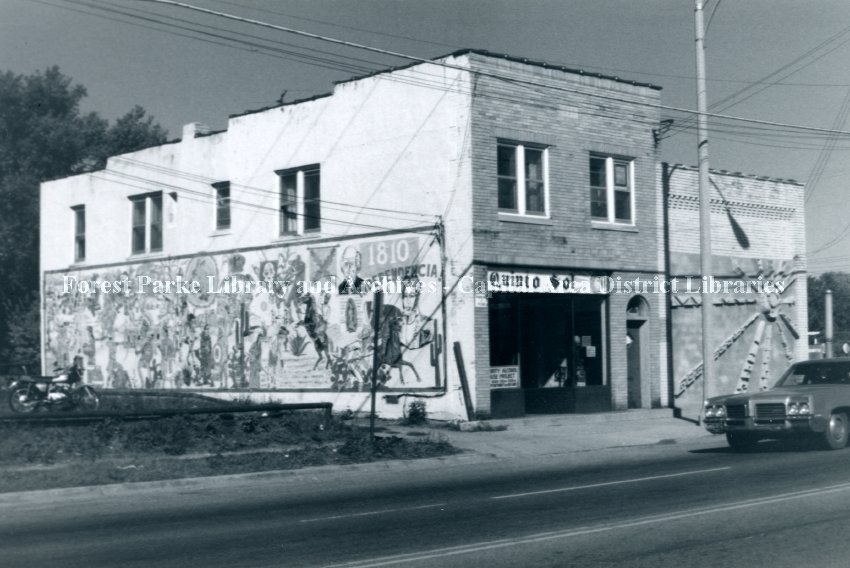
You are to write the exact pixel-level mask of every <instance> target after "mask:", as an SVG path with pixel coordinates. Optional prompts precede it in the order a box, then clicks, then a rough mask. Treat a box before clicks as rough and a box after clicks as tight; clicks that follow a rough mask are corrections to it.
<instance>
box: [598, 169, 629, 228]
mask: <svg viewBox="0 0 850 568" xmlns="http://www.w3.org/2000/svg"><path fill="white" fill-rule="evenodd" d="M590 216H591V217H592V218H593V219H594V220H596V221H606V222H609V223H628V224H631V223H634V160H629V159H624V158H615V157H613V156H601V155H592V156H590Z"/></svg>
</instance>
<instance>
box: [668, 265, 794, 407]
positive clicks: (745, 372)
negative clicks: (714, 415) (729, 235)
mask: <svg viewBox="0 0 850 568" xmlns="http://www.w3.org/2000/svg"><path fill="white" fill-rule="evenodd" d="M790 265H791V262H790V261H776V262H771V261H764V260H759V261H758V262H757V263H756V268H757V272H756V274H755V275H753V276H752V277H748V279H749V280H753V281H762V282H783V283H784V284H785V287H784V288H782V289H781V291H780V290H778V289H776V290H773V291H771V292H770V293H768V292H767V291H766V290H764V289H761V290H759V291H758V292H755V293H751V294H743V295H742V294H735V295H733V296H732V297H729V296H725V297H723V296H721V297H719V298H718V299H716V300H714V305H715V306H718V307H720V308H721V309H722V308H724V307H733V306H739V307H742V306H748V305H749V306H752V310H751V311H750V312H749V314H748V315H747V316H746V319H744V321H743V322H742V323H740V324H739V325H738V326H737V327H736V328H735V329H734V330H733V331H732V332H731V333H730V334H729V335H728V336H727V337H726V339H725V340H724V341H723V342H722V343H721V344H720V345H718V346H717V348H715V350H714V360H715V361H719V362H720V363H721V364H722V366H723V368H724V369H726V375H727V376H728V375H730V374H731V375H733V376H734V375H736V378H737V381H736V385H735V388H734V392H748V391H750V390H751V389H752V388H753V387H752V385H754V384H755V383H757V386H756V387H755V388H757V389H758V390H767V389H768V388H770V387H771V385H772V380H771V379H772V378H773V379H775V378H776V376H777V375H776V373H773V372H772V371H773V370H775V366H776V356H775V354H774V350H777V349H781V351H779V353H781V357H782V359H783V360H784V362H785V364H786V366H787V364H790V363H791V362H792V361H793V360H794V353H793V349H792V342H791V341H789V338H788V336H789V335H790V336H791V337H792V338H793V339H794V340H797V339H799V337H800V333H799V332H798V330H797V328H796V326H795V325H794V323H793V320H792V319H791V318H790V317H789V315H788V314H787V313H785V311H783V310H788V311H790V307H791V306H793V305H794V304H795V303H796V299H795V298H796V294H795V289H796V287H795V285H794V284H795V282H796V281H797V276H796V275H795V274H793V273H792V272H791V270H790V268H791V266H790ZM740 273H741V274H742V275H743V274H744V271H743V270H740ZM672 301H673V307H674V308H695V307H699V306H700V305H701V302H700V300H699V297H698V296H694V295H690V296H674V297H673V300H672ZM753 326H755V329H754V333H752V336H751V337H750V338H749V345H748V346H747V349H746V352H745V353H746V355H745V357H744V358H743V364H741V366H740V368H739V369H740V370H739V371H737V372H734V371H731V372H730V368H735V367H734V365H736V364H737V362H736V361H735V360H731V359H728V356H727V357H724V355H726V354H727V353H729V352H730V351H732V350H735V351H738V352H740V346H741V344H742V343H744V344H745V342H746V338H747V337H748V332H749V330H750V328H752V327H753ZM777 343H778V345H777ZM727 359H728V360H727ZM702 376H703V361H702V360H700V361H699V362H698V363H697V364H696V365H694V366H693V367H691V368H690V370H689V371H688V372H687V373H685V374H684V376H682V377H681V378H680V379H679V380H678V381H677V382H676V387H675V391H674V396H675V397H676V398H677V399H678V398H680V397H683V396H684V395H686V394H687V393H688V392H689V391H692V390H693V388H694V385H695V384H697V383H699V382H700V380H701V379H702ZM717 394H720V393H717Z"/></svg>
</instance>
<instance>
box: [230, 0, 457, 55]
mask: <svg viewBox="0 0 850 568" xmlns="http://www.w3.org/2000/svg"><path fill="white" fill-rule="evenodd" d="M213 1H214V2H217V3H219V4H229V5H230V6H238V7H240V8H248V9H249V10H252V11H255V12H265V13H267V14H274V15H277V16H284V17H286V18H294V19H296V20H304V21H306V22H313V23H316V24H322V25H326V26H333V27H335V28H343V29H347V30H355V31H358V32H365V33H367V34H374V35H379V36H384V37H392V38H396V39H404V40H407V41H415V42H417V43H425V44H429V45H436V46H440V47H449V48H453V49H457V48H458V47H459V46H457V45H453V44H450V43H442V42H439V41H429V40H426V39H419V38H414V37H410V36H403V35H397V34H389V33H386V32H379V31H376V30H369V29H366V28H358V27H354V26H346V25H343V24H334V23H332V22H328V21H325V20H317V19H314V18H305V17H304V16H293V15H292V14H284V13H283V12H276V11H274V10H267V9H264V8H257V7H253V6H245V5H244V4H239V3H237V2H228V1H227V0H213Z"/></svg>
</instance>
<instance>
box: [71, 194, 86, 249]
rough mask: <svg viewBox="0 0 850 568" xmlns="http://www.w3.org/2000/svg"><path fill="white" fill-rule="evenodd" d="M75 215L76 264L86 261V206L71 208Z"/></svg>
mask: <svg viewBox="0 0 850 568" xmlns="http://www.w3.org/2000/svg"><path fill="white" fill-rule="evenodd" d="M71 211H72V212H73V213H74V262H82V261H84V260H85V259H86V206H85V205H75V206H74V207H71Z"/></svg>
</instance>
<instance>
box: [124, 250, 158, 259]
mask: <svg viewBox="0 0 850 568" xmlns="http://www.w3.org/2000/svg"><path fill="white" fill-rule="evenodd" d="M152 258H165V252H164V251H161V250H158V251H156V252H137V253H133V254H131V255H130V256H129V257H127V260H130V261H136V260H148V259H152Z"/></svg>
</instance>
